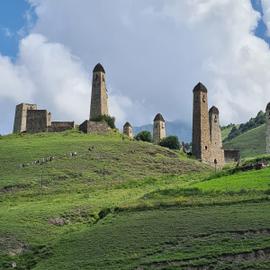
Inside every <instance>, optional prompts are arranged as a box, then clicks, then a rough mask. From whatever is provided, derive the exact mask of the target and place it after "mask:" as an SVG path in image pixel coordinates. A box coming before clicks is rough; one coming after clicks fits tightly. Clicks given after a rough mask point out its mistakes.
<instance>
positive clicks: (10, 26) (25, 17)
mask: <svg viewBox="0 0 270 270" xmlns="http://www.w3.org/2000/svg"><path fill="white" fill-rule="evenodd" d="M0 18H1V19H0V53H1V54H2V55H6V56H9V57H11V59H13V60H14V59H15V58H16V55H17V52H18V44H19V41H20V39H21V38H22V37H23V36H25V35H26V34H27V32H28V27H29V24H30V22H31V21H32V20H35V13H34V10H33V7H31V6H30V4H29V3H28V2H27V1H26V0H3V1H0Z"/></svg>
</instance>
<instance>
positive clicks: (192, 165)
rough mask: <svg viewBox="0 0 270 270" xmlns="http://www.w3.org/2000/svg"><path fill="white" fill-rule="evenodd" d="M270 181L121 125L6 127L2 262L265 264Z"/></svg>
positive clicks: (1, 173)
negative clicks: (217, 165) (31, 130)
mask: <svg viewBox="0 0 270 270" xmlns="http://www.w3.org/2000/svg"><path fill="white" fill-rule="evenodd" d="M75 152H76V154H75ZM70 153H73V155H71V154H70ZM52 157H54V158H53V159H52ZM37 161H39V162H37ZM269 187H270V168H267V169H264V170H261V171H250V172H245V173H243V172H242V173H240V172H239V173H234V174H232V172H229V171H224V172H221V173H218V174H214V172H213V170H212V169H210V168H208V167H207V166H205V165H203V164H201V163H199V162H197V161H195V160H192V159H188V158H186V157H185V156H184V155H183V154H181V153H180V152H173V151H170V150H167V149H165V148H161V147H159V146H154V145H152V144H149V143H142V142H135V141H130V140H128V139H127V138H124V139H123V137H122V136H121V135H119V134H117V133H115V134H109V135H107V136H97V135H83V134H80V133H77V132H75V131H74V132H66V133H58V134H36V135H23V136H14V135H12V136H5V137H1V138H0V269H14V268H15V269H35V270H50V269H51V270H54V269H65V270H66V269H72V270H73V269H91V270H92V269H137V270H139V269H194V270H196V269H213V267H214V266H216V267H218V268H216V269H269V267H270V259H269V257H270V240H269V239H270V238H269V234H270V204H269V199H270V190H269Z"/></svg>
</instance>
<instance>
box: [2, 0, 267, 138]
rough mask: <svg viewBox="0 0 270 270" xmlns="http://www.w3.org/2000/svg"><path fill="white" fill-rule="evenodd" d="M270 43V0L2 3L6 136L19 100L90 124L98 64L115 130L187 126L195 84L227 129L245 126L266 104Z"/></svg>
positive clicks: (6, 0) (44, 0)
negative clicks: (158, 121) (166, 123)
mask: <svg viewBox="0 0 270 270" xmlns="http://www.w3.org/2000/svg"><path fill="white" fill-rule="evenodd" d="M269 36H270V1H269V0H253V1H250V0H181V1H179V0H114V1H111V0H98V1H96V0H57V1H55V0H25V1H24V0H3V1H1V2H0V120H1V121H0V133H2V134H5V133H8V132H10V131H11V130H12V125H13V118H14V109H15V105H16V104H18V103H21V102H31V103H37V104H38V105H39V107H40V108H47V109H48V110H49V111H51V112H52V115H53V119H54V120H75V121H76V122H77V123H80V122H82V121H83V120H85V119H87V118H88V116H89V104H90V95H91V85H90V82H91V74H92V69H93V67H94V66H95V64H96V63H98V62H101V63H102V65H103V66H104V68H105V70H106V78H107V88H108V90H109V103H110V112H111V115H113V116H116V118H117V124H118V126H119V127H120V126H121V125H122V124H123V122H124V121H126V120H128V121H130V122H131V123H132V124H133V125H142V124H147V123H150V122H152V119H153V117H154V115H155V114H156V113H157V112H161V113H162V114H163V116H164V117H165V119H167V120H176V119H179V120H182V121H184V122H187V123H190V122H191V113H192V107H191V104H192V89H193V87H194V85H195V84H196V83H197V82H198V81H201V82H203V83H204V84H205V85H206V86H207V88H208V93H209V103H210V105H213V104H215V105H216V106H218V107H219V108H220V113H221V121H222V124H227V123H230V122H234V123H237V122H240V121H246V120H248V119H249V118H250V117H252V116H254V115H255V114H256V113H257V112H258V111H259V110H261V109H264V108H265V106H266V104H267V103H268V101H270V49H269V44H270V38H269Z"/></svg>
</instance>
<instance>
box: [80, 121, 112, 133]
mask: <svg viewBox="0 0 270 270" xmlns="http://www.w3.org/2000/svg"><path fill="white" fill-rule="evenodd" d="M79 130H80V131H82V132H83V133H96V134H104V133H108V132H110V130H111V128H110V127H109V125H108V124H107V123H106V122H103V121H102V122H94V121H89V120H85V121H84V122H83V123H82V124H81V125H80V126H79Z"/></svg>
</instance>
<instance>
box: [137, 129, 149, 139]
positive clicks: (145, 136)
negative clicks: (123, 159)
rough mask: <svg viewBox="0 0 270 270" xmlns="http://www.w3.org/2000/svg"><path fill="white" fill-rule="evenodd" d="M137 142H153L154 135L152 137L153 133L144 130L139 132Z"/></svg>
mask: <svg viewBox="0 0 270 270" xmlns="http://www.w3.org/2000/svg"><path fill="white" fill-rule="evenodd" d="M135 140H137V141H143V142H151V141H152V135H151V133H150V132H149V131H147V130H143V131H141V132H139V133H138V134H137V135H136V136H135Z"/></svg>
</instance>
